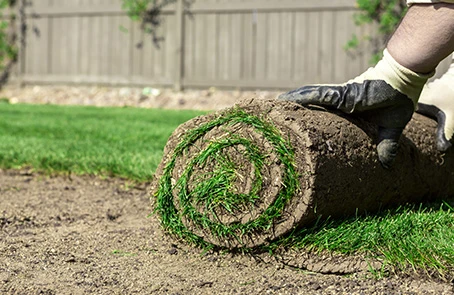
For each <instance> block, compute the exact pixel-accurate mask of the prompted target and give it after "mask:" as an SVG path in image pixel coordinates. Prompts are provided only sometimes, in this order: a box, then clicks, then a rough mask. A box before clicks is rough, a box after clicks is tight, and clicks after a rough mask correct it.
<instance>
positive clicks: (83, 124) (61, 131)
mask: <svg viewBox="0 0 454 295" xmlns="http://www.w3.org/2000/svg"><path fill="white" fill-rule="evenodd" d="M201 114H203V113H202V112H200V111H199V112H196V111H171V110H156V109H137V108H96V107H81V106H55V105H12V104H6V103H3V104H0V167H3V168H14V169H18V168H24V167H27V168H32V169H33V170H37V171H43V172H50V173H55V172H59V173H60V172H64V173H76V174H96V175H108V176H120V177H126V178H130V179H132V180H137V181H148V180H150V179H151V177H152V175H153V173H154V171H155V169H156V167H157V165H158V163H159V162H160V160H161V157H162V153H163V148H164V145H165V143H166V141H167V139H168V137H169V136H170V134H171V133H172V131H173V130H174V129H175V128H176V126H178V125H179V124H181V123H183V122H185V121H187V120H189V119H191V118H193V117H195V116H197V115H201Z"/></svg>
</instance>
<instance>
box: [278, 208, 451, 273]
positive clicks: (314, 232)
mask: <svg viewBox="0 0 454 295" xmlns="http://www.w3.org/2000/svg"><path fill="white" fill-rule="evenodd" d="M277 247H291V248H294V249H305V250H306V251H314V252H323V251H331V252H336V253H342V254H346V255H349V254H358V253H359V254H361V253H362V254H364V255H365V256H368V257H372V258H376V259H379V260H382V261H383V262H384V264H385V265H387V266H390V267H392V268H393V269H394V270H398V271H404V272H406V271H409V270H414V271H416V270H421V269H422V270H427V271H428V270H431V271H432V272H433V271H435V272H436V273H438V274H440V275H442V276H444V275H445V274H447V273H449V272H451V275H452V271H453V270H454V210H453V208H452V206H451V205H449V204H448V203H441V204H440V203H435V204H428V205H419V206H416V205H407V206H403V207H400V208H397V209H392V210H386V211H384V212H381V213H379V214H377V215H370V216H363V217H356V218H350V219H346V220H343V221H330V220H328V221H323V222H319V223H318V224H316V225H314V226H313V227H312V228H306V229H302V230H299V231H296V232H294V234H293V235H292V236H291V237H288V238H286V239H284V240H282V241H279V242H277V243H275V244H273V245H272V246H271V247H269V250H273V248H274V249H275V248H277Z"/></svg>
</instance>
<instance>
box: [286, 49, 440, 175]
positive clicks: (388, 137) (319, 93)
mask: <svg viewBox="0 0 454 295" xmlns="http://www.w3.org/2000/svg"><path fill="white" fill-rule="evenodd" d="M431 75H432V74H427V75H422V74H417V73H415V72H413V71H411V70H409V69H407V68H405V67H403V66H402V65H400V64H399V63H397V61H395V60H394V58H393V57H392V56H391V55H390V54H389V53H388V51H387V50H385V51H384V56H383V58H382V60H381V61H380V62H379V63H378V64H377V65H376V66H375V67H373V68H370V69H368V70H367V71H366V72H364V73H363V74H362V75H360V76H358V77H356V78H355V79H353V80H350V81H348V82H347V83H344V84H340V85H312V86H304V87H301V88H299V89H296V90H293V91H290V92H287V93H284V94H281V95H280V96H279V98H278V99H279V100H287V101H293V102H296V103H298V104H301V105H308V104H313V105H321V106H326V107H328V108H329V107H332V108H336V109H338V110H341V111H343V112H345V113H350V114H361V117H363V118H366V119H367V120H369V121H371V122H373V123H375V124H377V125H378V128H379V129H378V145H377V152H378V158H379V160H380V162H381V163H382V165H383V166H384V167H385V168H390V167H391V166H392V163H393V161H394V159H395V157H396V155H397V150H398V142H399V138H400V136H401V135H402V131H403V130H404V128H405V126H406V125H407V123H408V122H409V121H410V119H411V117H412V115H413V112H414V110H415V108H416V104H417V102H418V97H419V95H420V93H421V90H422V88H423V86H424V84H425V83H426V81H427V80H428V78H430V76H431Z"/></svg>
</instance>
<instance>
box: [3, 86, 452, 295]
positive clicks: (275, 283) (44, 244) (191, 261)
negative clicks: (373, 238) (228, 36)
mask: <svg viewBox="0 0 454 295" xmlns="http://www.w3.org/2000/svg"><path fill="white" fill-rule="evenodd" d="M166 93H167V94H166ZM275 95H276V93H272V92H239V91H230V92H226V91H219V90H216V89H209V90H200V91H199V90H197V91H187V92H185V93H180V92H172V91H163V90H159V91H158V90H155V89H146V91H145V89H134V88H121V89H114V88H113V89H107V88H100V87H65V86H28V87H25V88H14V87H12V88H11V87H9V88H6V89H3V90H2V91H1V92H0V99H1V98H3V97H5V98H7V99H8V100H9V101H10V102H11V103H53V104H78V105H96V106H138V107H160V108H172V109H182V108H190V109H204V110H217V109H223V108H226V107H229V106H231V105H233V104H234V103H235V102H237V101H239V100H241V99H242V98H244V96H249V97H251V96H255V97H264V98H272V97H274V96H275ZM149 185H150V184H148V183H145V184H135V183H132V182H129V181H127V180H123V179H117V178H115V179H112V178H99V177H93V176H74V175H60V176H48V175H42V174H37V173H31V172H29V171H5V170H0V196H1V198H2V200H1V202H0V294H174V295H177V294H180V295H183V294H454V285H453V282H452V281H445V280H440V279H439V278H433V277H430V275H429V274H416V273H410V274H402V273H397V274H396V273H392V272H390V273H388V275H387V276H385V278H382V279H376V278H374V276H373V274H372V273H371V272H369V271H368V265H369V264H372V265H373V266H374V267H376V268H379V267H380V264H379V262H377V261H370V260H367V259H365V258H363V257H343V256H340V255H332V254H325V255H321V254H318V255H315V254H312V253H306V252H304V251H298V252H294V251H287V252H286V251H284V250H283V251H281V252H280V253H275V255H274V256H270V255H269V254H267V253H258V254H254V255H253V254H233V253H223V252H221V253H220V252H211V251H208V252H207V251H203V250H202V249H198V248H194V247H191V246H188V245H187V244H185V243H182V242H179V241H177V240H176V239H175V238H173V237H170V236H168V235H166V234H165V233H164V232H163V231H162V229H161V228H160V224H159V220H158V219H157V217H156V216H154V215H152V216H151V217H148V216H149V214H150V212H151V210H152V209H151V207H152V206H151V202H150V199H149V196H148V187H149ZM385 272H386V270H385Z"/></svg>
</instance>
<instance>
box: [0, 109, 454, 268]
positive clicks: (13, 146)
mask: <svg viewBox="0 0 454 295" xmlns="http://www.w3.org/2000/svg"><path fill="white" fill-rule="evenodd" d="M202 114H203V112H200V111H172V110H157V109H137V108H96V107H82V106H55V105H22V104H18V105H12V104H8V103H0V168H6V169H23V168H26V169H32V170H34V171H40V172H45V173H75V174H94V175H102V176H119V177H124V178H128V179H131V180H134V181H140V182H147V181H150V179H151V178H152V175H153V173H154V171H155V169H156V167H157V165H158V163H159V162H160V160H161V157H162V155H163V148H164V145H165V143H166V141H167V139H168V137H169V136H170V134H171V133H172V131H173V130H175V128H176V127H177V126H178V125H179V124H181V123H183V122H185V121H187V120H189V119H191V118H193V117H195V116H198V115H202ZM451 205H452V204H451ZM453 227H454V218H453V209H452V207H451V206H450V205H449V204H448V203H444V202H440V203H438V204H430V205H427V204H426V205H421V206H414V205H413V206H412V205H409V206H406V207H402V208H399V209H395V210H391V211H386V212H382V213H381V214H378V215H373V216H367V217H356V218H352V219H349V220H344V221H327V222H321V223H319V224H317V225H315V226H314V227H313V228H310V229H303V230H301V231H300V232H297V233H295V234H294V235H293V236H292V237H291V238H288V239H286V240H285V241H281V242H280V244H275V245H272V246H271V247H269V250H270V251H272V250H273V249H274V247H283V246H285V247H294V248H304V249H306V250H307V249H309V250H311V251H333V252H337V253H344V254H347V255H348V254H353V253H362V254H364V255H368V256H371V257H375V258H378V259H381V260H383V261H384V262H385V263H386V264H387V265H389V266H392V267H394V268H396V269H402V270H406V271H408V269H415V270H416V269H424V270H427V271H429V270H435V271H436V272H437V273H439V274H442V275H445V274H447V273H451V272H452V270H453V265H454V228H453Z"/></svg>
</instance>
